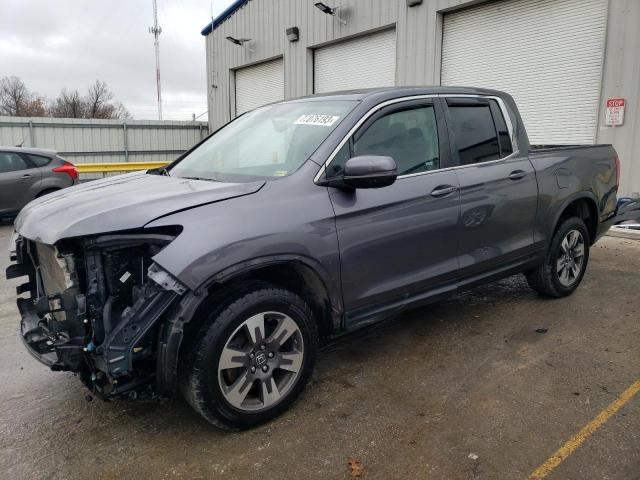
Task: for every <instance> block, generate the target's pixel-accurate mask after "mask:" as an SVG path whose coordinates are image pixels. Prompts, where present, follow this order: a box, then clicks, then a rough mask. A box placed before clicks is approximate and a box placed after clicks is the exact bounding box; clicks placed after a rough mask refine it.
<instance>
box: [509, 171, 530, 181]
mask: <svg viewBox="0 0 640 480" xmlns="http://www.w3.org/2000/svg"><path fill="white" fill-rule="evenodd" d="M526 176H527V172H524V171H522V170H515V171H513V172H511V173H510V174H509V179H510V180H520V179H521V178H524V177H526Z"/></svg>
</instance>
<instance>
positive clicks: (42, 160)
mask: <svg viewBox="0 0 640 480" xmlns="http://www.w3.org/2000/svg"><path fill="white" fill-rule="evenodd" d="M27 157H29V160H31V162H32V163H33V164H34V165H35V166H36V167H44V166H46V165H49V164H50V163H51V158H49V157H45V156H43V155H34V154H32V153H28V154H27Z"/></svg>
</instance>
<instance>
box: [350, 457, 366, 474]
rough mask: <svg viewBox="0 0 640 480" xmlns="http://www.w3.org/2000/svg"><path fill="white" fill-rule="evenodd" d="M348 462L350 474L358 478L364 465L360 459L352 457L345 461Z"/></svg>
mask: <svg viewBox="0 0 640 480" xmlns="http://www.w3.org/2000/svg"><path fill="white" fill-rule="evenodd" d="M347 463H348V464H349V468H351V476H352V477H353V478H359V477H361V476H362V474H363V473H364V467H363V466H362V463H360V460H354V459H353V458H352V459H351V460H349V461H348V462H347Z"/></svg>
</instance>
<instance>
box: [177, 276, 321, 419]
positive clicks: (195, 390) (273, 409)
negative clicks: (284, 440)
mask: <svg viewBox="0 0 640 480" xmlns="http://www.w3.org/2000/svg"><path fill="white" fill-rule="evenodd" d="M232 292H234V293H231V295H229V296H227V298H226V299H225V300H223V301H220V302H216V303H218V304H217V305H215V306H212V309H211V311H210V313H209V314H208V315H207V318H206V319H205V320H204V322H203V325H202V327H201V328H200V330H199V332H198V333H197V334H196V335H195V336H193V337H192V339H191V343H190V344H188V345H186V346H185V349H184V350H185V351H186V354H185V356H184V358H183V360H182V361H181V365H180V389H181V391H182V394H183V396H184V397H185V399H186V400H187V402H188V403H189V404H190V405H191V406H192V407H193V408H194V409H195V410H196V411H197V412H198V413H200V414H201V415H202V416H203V417H204V418H205V419H207V420H208V421H209V422H210V423H211V424H213V425H215V426H216V427H219V428H222V429H225V430H243V429H247V428H251V427H255V426H257V425H260V424H262V423H265V422H268V421H269V420H272V419H273V418H275V417H277V416H278V415H280V414H282V413H283V412H284V411H285V410H286V409H287V408H289V406H290V405H291V404H292V403H293V402H294V401H295V400H296V398H297V397H298V396H299V395H300V393H301V392H302V390H303V389H304V387H305V385H306V383H307V382H308V380H309V378H310V377H311V374H312V372H313V367H314V363H315V357H316V351H317V346H318V329H317V325H316V323H315V321H314V319H313V315H312V312H311V309H310V308H309V306H308V305H307V303H306V302H305V301H304V300H303V299H302V298H300V297H299V296H298V295H296V294H294V293H292V292H290V291H288V290H285V289H282V288H279V287H276V286H274V285H272V284H269V283H266V282H251V283H250V284H247V285H246V286H245V287H244V288H241V289H240V290H238V289H236V290H233V291H232ZM217 298H220V297H217ZM265 312H279V313H282V314H283V317H287V318H289V319H291V320H293V321H294V322H295V324H296V325H297V327H298V328H299V332H298V331H297V332H296V338H295V339H293V336H292V337H291V339H293V340H294V341H296V344H297V341H298V340H297V339H298V338H300V339H301V340H300V343H301V344H302V345H303V348H302V362H301V366H300V367H299V370H298V372H297V373H295V374H291V373H289V372H284V374H285V375H295V377H294V378H293V379H290V381H289V383H288V388H287V390H286V391H285V393H284V394H282V396H281V397H280V398H279V400H278V401H277V402H276V403H275V404H273V405H271V406H269V407H265V408H259V409H257V410H256V411H247V410H245V409H243V408H237V407H236V406H234V405H233V404H232V403H230V402H229V401H228V400H227V398H226V397H225V393H224V392H223V386H222V383H223V382H224V379H223V377H222V375H223V373H222V372H219V370H218V369H219V368H221V367H220V365H221V355H222V353H223V350H225V349H226V348H227V347H228V342H231V341H232V340H233V339H234V338H236V337H235V335H240V334H239V333H237V332H239V331H243V332H245V331H246V332H248V330H240V329H242V328H243V326H244V325H245V323H246V322H247V321H249V320H248V319H250V318H254V317H255V316H257V315H268V314H269V313H265ZM263 318H265V319H266V318H267V317H263ZM270 321H271V320H269V319H267V320H266V321H265V323H268V322H270ZM276 321H278V320H276ZM276 329H277V327H276ZM266 331H267V329H266V328H265V332H266ZM273 333H275V332H273ZM256 334H257V332H254V335H256ZM265 337H266V340H264V341H262V342H261V343H262V344H264V343H266V342H268V340H269V339H270V338H271V337H270V336H269V335H268V334H266V335H265ZM247 340H249V341H250V340H251V339H250V338H248V336H247ZM288 341H289V340H287V342H288ZM285 343H286V342H285ZM268 350H269V352H268V353H269V355H271V353H272V352H271V351H270V350H271V346H269V347H268ZM258 353H260V352H258ZM280 353H281V352H279V351H278V352H276V354H275V356H276V358H279V355H280ZM262 356H264V355H262ZM235 358H239V357H234V359H235ZM252 358H253V357H252ZM270 358H271V357H270ZM243 361H246V362H254V360H249V359H248V354H247V356H246V358H245V357H243ZM268 361H269V362H271V361H272V360H268ZM274 361H275V360H274ZM249 365H253V364H249ZM251 368H253V369H254V371H255V366H252V367H251ZM263 368H264V367H263ZM225 372H226V371H225ZM234 372H239V373H237V377H236V379H237V380H240V379H241V378H240V377H241V376H242V375H245V374H246V375H249V367H248V366H247V367H240V368H238V369H234V370H232V371H231V373H234ZM276 372H280V371H279V370H277V368H273V371H272V372H271V375H272V376H273V378H276ZM258 374H259V375H263V374H262V373H261V372H260V371H258V372H257V374H254V373H252V375H258ZM264 375H266V374H264ZM255 382H256V383H255V384H252V386H251V387H250V388H247V390H249V392H250V393H249V395H250V394H251V392H252V391H253V390H252V389H254V387H257V389H258V390H261V389H262V388H263V385H262V384H263V383H265V382H267V380H264V381H263V380H260V379H258V380H255ZM269 385H271V384H269ZM264 388H268V387H264ZM270 388H272V389H273V387H270ZM273 391H274V390H272V391H271V393H273ZM275 392H276V393H279V392H278V389H275ZM249 395H247V398H248V397H249ZM259 395H260V393H258V396H259ZM263 395H264V393H263ZM266 403H267V402H266V401H265V402H264V404H265V405H266Z"/></svg>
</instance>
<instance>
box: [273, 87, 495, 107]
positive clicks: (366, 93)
mask: <svg viewBox="0 0 640 480" xmlns="http://www.w3.org/2000/svg"><path fill="white" fill-rule="evenodd" d="M444 94H456V95H492V96H501V97H502V96H505V95H506V94H505V93H504V92H500V91H497V90H490V89H488V88H475V87H443V86H431V87H429V86H425V87H419V86H415V87H385V88H364V89H357V90H345V91H339V92H328V93H319V94H318V93H317V94H314V95H307V96H304V97H299V98H295V99H291V100H285V102H292V101H293V102H295V101H308V100H313V99H319V100H320V99H321V100H364V99H368V98H370V97H384V98H397V97H407V96H413V95H444ZM278 103H281V102H278Z"/></svg>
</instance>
